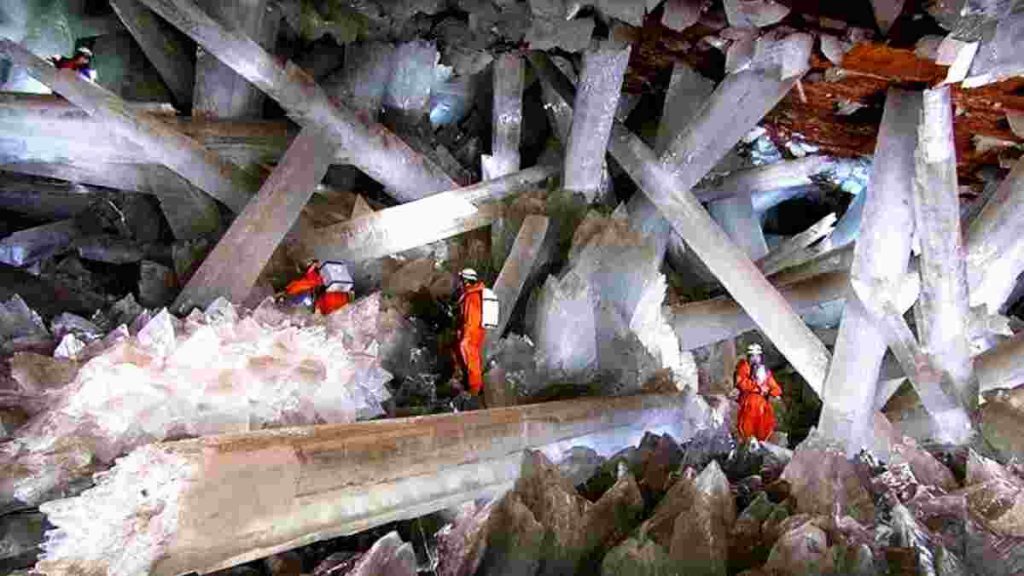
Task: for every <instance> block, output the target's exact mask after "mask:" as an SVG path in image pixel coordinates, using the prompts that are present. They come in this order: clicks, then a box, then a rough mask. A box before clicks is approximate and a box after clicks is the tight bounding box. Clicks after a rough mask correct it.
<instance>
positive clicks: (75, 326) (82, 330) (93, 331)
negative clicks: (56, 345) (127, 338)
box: [50, 312, 103, 343]
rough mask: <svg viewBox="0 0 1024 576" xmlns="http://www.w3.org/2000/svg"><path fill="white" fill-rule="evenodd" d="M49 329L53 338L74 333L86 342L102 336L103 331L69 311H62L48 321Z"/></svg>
mask: <svg viewBox="0 0 1024 576" xmlns="http://www.w3.org/2000/svg"><path fill="white" fill-rule="evenodd" d="M50 331H51V332H52V333H53V337H54V338H57V339H61V338H63V337H64V335H66V334H74V335H75V336H77V337H78V338H79V339H81V340H83V341H85V342H86V343H88V342H91V341H93V340H98V339H100V338H102V337H103V331H102V330H101V329H100V327H99V326H97V325H95V324H93V323H92V322H90V321H88V320H86V319H85V318H82V317H81V316H78V315H75V314H71V313H69V312H63V313H61V314H60V315H59V316H57V317H56V318H54V319H53V320H52V321H51V322H50Z"/></svg>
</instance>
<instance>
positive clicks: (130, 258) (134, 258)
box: [77, 236, 146, 264]
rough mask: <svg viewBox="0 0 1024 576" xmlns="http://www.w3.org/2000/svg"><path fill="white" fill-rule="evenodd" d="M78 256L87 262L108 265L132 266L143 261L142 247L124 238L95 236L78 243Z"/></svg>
mask: <svg viewBox="0 0 1024 576" xmlns="http://www.w3.org/2000/svg"><path fill="white" fill-rule="evenodd" d="M77 246H78V255H79V256H80V257H81V258H83V259H85V260H92V261H94V262H106V263H107V264H130V263H132V262H138V261H140V260H142V259H143V258H144V257H145V255H146V253H145V252H144V251H143V250H142V247H141V246H139V245H138V244H136V243H135V242H132V241H131V240H126V239H123V238H115V237H109V236H94V237H92V238H87V239H84V240H82V241H79V242H78V243H77Z"/></svg>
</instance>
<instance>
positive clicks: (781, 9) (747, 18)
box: [725, 0, 789, 28]
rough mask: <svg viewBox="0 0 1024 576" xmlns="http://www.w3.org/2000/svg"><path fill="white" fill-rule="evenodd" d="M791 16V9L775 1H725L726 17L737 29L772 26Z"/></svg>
mask: <svg viewBox="0 0 1024 576" xmlns="http://www.w3.org/2000/svg"><path fill="white" fill-rule="evenodd" d="M787 14H789V7H787V6H785V5H783V4H780V3H778V2H775V1H774V0H725V16H726V18H728V19H729V25H730V26H735V27H736V28H751V27H756V28H763V27H765V26H771V25H772V24H775V23H777V22H779V21H780V20H782V19H783V18H785V17H786V15H787Z"/></svg>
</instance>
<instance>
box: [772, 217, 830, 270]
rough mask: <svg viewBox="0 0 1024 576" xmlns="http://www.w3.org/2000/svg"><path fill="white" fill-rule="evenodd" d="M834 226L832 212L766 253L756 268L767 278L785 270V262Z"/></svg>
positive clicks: (825, 234)
mask: <svg viewBox="0 0 1024 576" xmlns="http://www.w3.org/2000/svg"><path fill="white" fill-rule="evenodd" d="M835 225H836V214H835V212H832V213H830V214H829V215H828V216H825V217H824V218H822V219H821V220H818V221H817V222H815V223H814V224H812V225H811V227H810V228H808V229H807V230H804V231H803V232H801V233H799V234H796V235H795V236H793V237H791V238H787V239H786V240H784V241H783V242H782V243H781V244H779V245H778V246H777V247H776V248H775V249H774V250H772V251H771V252H770V253H768V255H767V256H765V257H764V258H762V259H761V260H759V261H758V262H757V265H758V267H760V268H761V271H762V272H764V273H765V274H767V275H769V276H770V275H772V274H774V273H775V272H778V271H779V270H782V269H783V268H786V267H787V262H788V261H789V260H790V259H791V258H794V257H795V256H797V255H798V254H799V253H800V252H801V251H802V250H804V249H805V248H807V247H808V246H810V245H811V244H814V243H815V242H817V241H818V240H821V239H822V238H824V237H825V236H828V233H829V232H831V231H832V228H833V227H835Z"/></svg>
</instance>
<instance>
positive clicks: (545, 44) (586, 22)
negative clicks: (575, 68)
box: [526, 18, 594, 52]
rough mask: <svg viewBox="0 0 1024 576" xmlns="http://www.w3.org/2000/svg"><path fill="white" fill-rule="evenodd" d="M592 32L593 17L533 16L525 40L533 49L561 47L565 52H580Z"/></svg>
mask: <svg viewBox="0 0 1024 576" xmlns="http://www.w3.org/2000/svg"><path fill="white" fill-rule="evenodd" d="M593 33H594V19H593V18H579V19H576V20H570V21H568V22H566V21H564V20H561V21H560V20H546V19H542V18H534V19H533V23H532V24H531V25H530V30H529V31H528V32H527V33H526V42H527V43H528V44H529V45H530V48H532V49H534V50H552V49H554V48H561V49H563V50H565V51H566V52H581V51H583V50H585V49H586V48H587V46H589V45H590V37H591V35H592V34H593Z"/></svg>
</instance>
